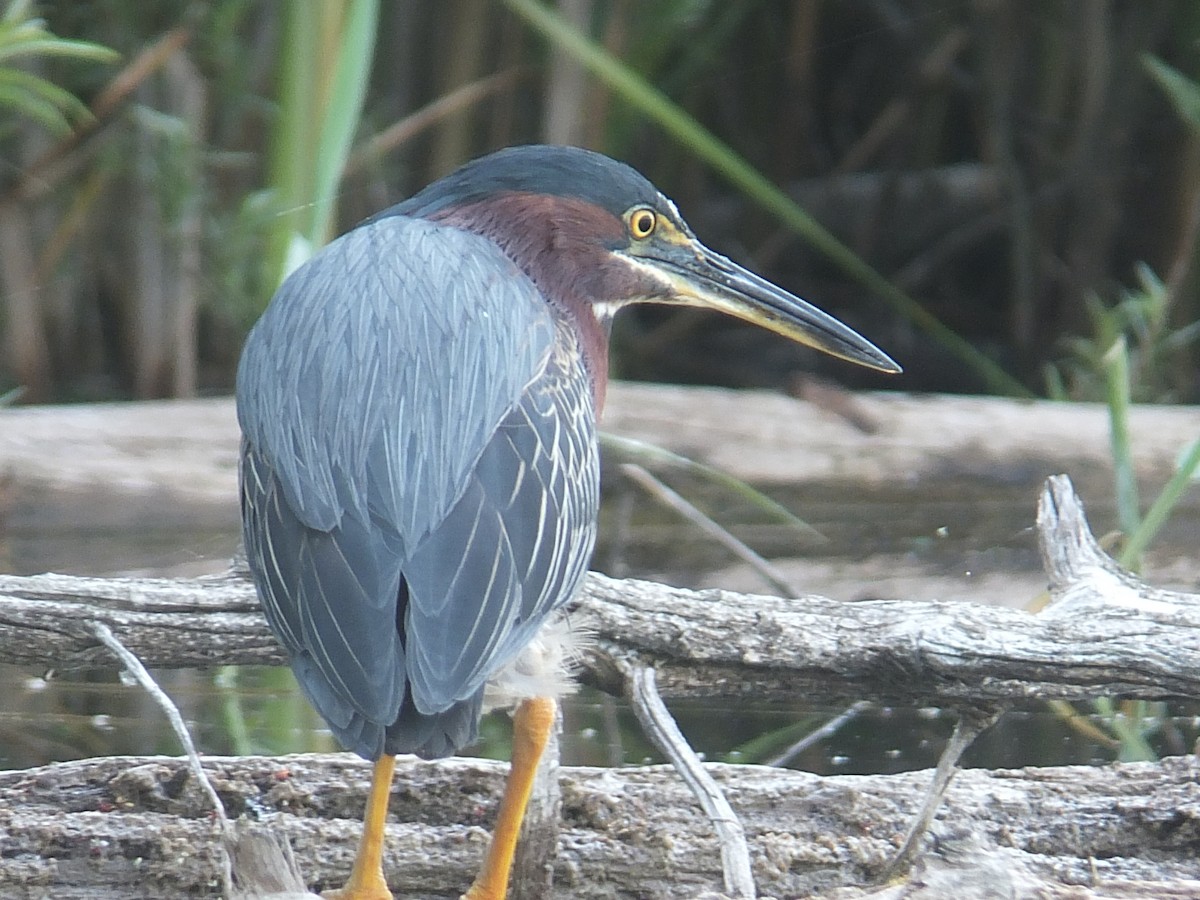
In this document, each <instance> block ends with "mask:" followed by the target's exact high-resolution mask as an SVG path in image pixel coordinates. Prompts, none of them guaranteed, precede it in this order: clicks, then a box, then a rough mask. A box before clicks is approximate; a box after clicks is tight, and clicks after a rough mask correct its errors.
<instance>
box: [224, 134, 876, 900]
mask: <svg viewBox="0 0 1200 900" xmlns="http://www.w3.org/2000/svg"><path fill="white" fill-rule="evenodd" d="M639 302H648V303H673V304H684V305H689V306H701V307H709V308H713V309H719V310H723V311H725V312H727V313H732V314H733V315H735V316H739V317H741V318H743V319H747V320H749V321H751V322H755V323H758V324H760V325H763V326H765V327H766V328H769V329H770V330H772V331H775V332H778V333H780V334H783V335H786V336H788V337H790V338H793V339H795V340H798V341H801V342H803V343H805V344H808V345H810V346H812V347H816V348H818V349H820V350H823V351H826V352H828V353H831V354H833V355H835V356H838V357H842V358H843V359H847V360H850V361H852V362H855V363H859V364H862V365H865V366H869V367H871V368H874V369H879V370H882V371H885V372H897V371H899V367H898V366H897V365H896V364H895V363H894V362H892V360H891V359H889V358H888V357H887V355H886V354H884V353H883V352H882V351H880V350H879V349H877V348H876V347H875V346H874V345H872V344H871V343H869V342H868V341H867V340H865V339H864V338H862V337H861V336H859V335H858V334H856V333H855V332H854V331H852V330H851V329H849V328H847V327H846V326H845V325H843V324H842V323H840V322H839V321H837V320H836V319H834V318H833V317H831V316H829V315H827V314H826V313H824V312H822V311H821V310H819V309H817V308H815V307H814V306H812V305H810V304H808V303H806V302H805V301H803V300H801V299H799V298H798V297H795V296H793V295H792V294H790V293H788V292H787V291H784V290H782V289H781V288H778V287H776V286H775V285H773V284H771V283H770V282H768V281H765V280H764V279H762V278H760V277H758V276H757V275H755V274H753V273H752V272H749V271H747V270H746V269H743V268H742V267H740V266H738V265H736V264H734V263H732V262H730V261H729V260H728V259H726V258H725V257H723V256H720V255H718V254H716V253H714V252H713V251H711V250H709V249H708V248H707V247H705V246H704V245H703V244H701V243H700V242H699V241H698V240H697V239H696V237H695V236H694V235H693V234H692V231H691V229H690V228H689V227H688V226H687V224H686V223H685V222H684V221H683V219H682V218H681V217H680V215H679V212H678V211H677V210H676V209H675V206H674V204H673V203H672V202H671V201H670V200H668V199H667V198H666V197H664V196H663V195H662V194H661V193H659V191H658V190H656V189H655V187H654V186H653V185H652V184H650V182H649V181H647V180H646V179H645V178H643V177H642V176H641V175H639V174H638V173H637V172H635V171H634V170H633V169H631V168H629V167H628V166H625V165H622V164H621V163H618V162H615V161H613V160H611V159H609V158H607V157H605V156H602V155H600V154H598V153H592V152H589V151H586V150H580V149H577V148H571V147H548V146H528V147H513V148H510V149H507V150H501V151H499V152H497V153H493V154H491V155H489V156H485V157H483V158H481V159H477V160H475V161H474V162H471V163H468V164H467V165H465V166H463V167H462V168H460V169H459V170H457V171H456V172H454V173H452V174H450V175H448V176H446V177H445V178H443V179H441V180H440V181H437V182H434V183H433V184H431V185H429V186H428V187H427V188H425V189H424V190H423V191H421V192H420V193H419V194H417V195H416V196H414V197H412V198H411V199H409V200H406V201H404V202H403V203H400V204H398V205H396V206H393V207H391V208H390V209H387V210H385V211H383V212H381V213H379V214H377V215H375V216H373V217H372V218H370V219H367V220H366V221H365V222H363V223H362V224H360V225H358V226H357V227H355V228H354V229H352V230H351V231H349V232H348V233H346V234H344V235H342V236H341V237H340V238H338V239H337V240H335V241H333V242H332V243H331V244H329V245H328V246H327V247H325V248H324V249H322V250H321V251H320V252H319V253H317V254H316V255H315V256H313V258H312V259H311V260H309V261H308V262H307V263H306V264H305V265H303V266H301V267H300V268H299V269H297V270H296V271H295V272H294V273H293V274H292V275H291V276H290V277H289V278H288V279H287V280H286V281H285V282H284V284H283V286H282V287H280V289H279V291H278V293H276V295H275V297H274V298H273V299H272V301H271V303H270V305H269V306H268V308H267V310H266V312H265V313H264V314H263V316H262V318H261V319H260V320H259V322H258V324H257V325H256V326H255V327H254V329H253V331H251V333H250V336H249V338H248V339H247V342H246V347H245V350H244V352H243V354H242V359H241V363H240V366H239V368H238V377H237V408H238V419H239V421H240V423H241V427H242V434H243V440H242V448H241V467H240V482H241V504H242V525H243V532H244V537H245V542H246V551H247V556H248V558H249V562H250V569H251V572H252V573H253V578H254V582H255V584H256V586H257V588H258V593H259V595H260V597H261V599H262V604H263V609H264V611H265V613H266V617H267V620H268V621H269V622H270V624H271V627H272V629H273V630H274V632H275V634H276V635H278V637H279V639H280V641H281V642H282V643H283V645H284V647H285V648H286V649H287V651H288V654H289V657H290V660H291V666H292V669H293V671H294V672H295V674H296V678H297V680H298V681H299V684H300V687H301V689H302V690H303V691H304V693H305V694H306V695H307V697H308V699H309V700H310V701H311V702H312V704H313V705H314V706H315V707H316V709H317V711H318V712H319V713H320V714H321V716H322V717H323V718H324V719H325V721H326V722H327V723H328V724H329V727H330V729H331V730H332V732H333V734H334V735H335V736H336V737H337V739H338V740H339V741H340V742H341V744H342V745H343V746H345V747H346V748H347V749H349V750H352V751H354V752H355V753H358V754H359V755H361V756H363V757H364V758H366V759H368V760H373V761H374V762H375V768H374V773H373V778H372V784H371V790H370V794H369V797H368V801H367V810H366V815H365V821H364V830H363V837H362V841H361V844H360V846H359V851H358V855H357V858H356V860H355V864H354V869H353V871H352V873H351V876H350V880H349V881H348V882H347V884H346V887H345V888H344V889H342V891H340V892H339V893H338V894H337V896H339V897H342V898H354V900H366V898H377V897H379V898H382V897H390V896H391V894H390V893H389V891H388V888H387V883H386V881H385V879H384V876H383V867H382V849H383V834H384V823H385V820H386V816H387V800H388V795H389V793H390V790H391V781H392V773H393V757H394V755H395V754H398V753H409V752H411V753H417V754H419V755H421V756H423V757H426V758H431V757H440V756H447V755H450V754H452V753H454V752H455V751H457V750H458V749H459V748H461V747H464V746H466V745H467V744H469V743H471V742H472V741H473V740H474V738H475V736H476V731H477V728H478V722H479V717H480V715H481V712H482V707H483V703H484V689H485V686H486V685H487V684H488V683H489V681H490V680H493V679H495V678H496V677H497V676H498V675H499V674H500V673H501V671H502V670H504V669H505V668H506V667H511V666H512V665H514V663H517V662H519V661H520V660H519V658H520V657H521V654H522V653H523V651H525V650H526V648H527V647H528V646H530V645H531V642H533V641H534V639H535V637H536V636H537V634H538V631H539V629H540V628H541V627H542V626H543V624H544V623H546V621H547V619H548V618H550V617H551V616H552V614H553V613H555V612H556V610H558V609H559V608H560V607H561V606H562V605H563V604H564V603H566V602H567V601H568V600H569V599H570V598H571V596H572V595H573V594H574V593H575V591H576V589H577V588H578V587H579V584H580V582H581V581H582V579H583V576H584V573H585V571H586V569H587V564H588V559H589V556H590V554H591V552H592V546H593V544H594V542H595V535H596V514H597V507H598V504H599V497H600V490H599V479H600V465H599V453H598V450H597V444H596V415H597V413H598V412H599V410H600V409H601V407H602V406H603V403H604V392H605V384H606V381H607V375H608V363H607V351H608V329H609V323H610V321H611V318H612V315H613V313H615V312H616V311H617V310H618V309H619V308H620V307H622V306H624V305H626V304H629V303H639ZM546 690H548V689H541V688H538V687H536V686H535V687H531V688H527V690H526V693H530V694H542V693H545V692H546ZM555 703H556V700H555V698H554V697H552V696H529V697H526V698H524V699H522V700H520V702H519V705H518V706H517V709H516V712H515V715H514V723H513V728H514V737H513V756H512V766H511V770H510V774H509V778H508V783H507V785H506V788H505V791H504V796H503V798H502V800H501V804H500V811H499V814H498V819H497V823H496V826H495V830H494V833H493V836H492V840H491V844H490V846H489V849H488V852H487V856H486V859H485V861H484V866H483V869H482V870H481V872H480V875H479V876H478V877H477V878H476V880H475V882H474V884H473V885H472V886H471V888H470V890H469V891H468V892H467V894H466V895H465V896H466V897H467V898H471V900H494V898H503V897H504V896H505V894H506V892H507V885H508V875H509V869H510V865H511V862H512V855H513V850H514V848H515V845H516V839H517V833H518V831H519V828H520V824H521V820H522V818H523V816H524V812H525V805H526V803H527V800H528V797H529V791H530V787H531V783H532V778H533V774H534V771H535V770H536V768H537V764H538V760H539V758H540V756H541V753H542V751H543V749H544V747H545V743H546V740H547V737H548V735H549V732H550V730H551V728H552V726H553V721H554V716H555V713H556V706H555Z"/></svg>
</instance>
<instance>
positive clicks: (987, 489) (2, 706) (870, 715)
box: [0, 480, 1200, 773]
mask: <svg viewBox="0 0 1200 900" xmlns="http://www.w3.org/2000/svg"><path fill="white" fill-rule="evenodd" d="M674 485H675V487H677V488H678V489H680V490H681V491H683V492H685V493H686V494H687V496H689V497H690V498H692V499H693V500H694V501H695V502H696V503H697V505H699V506H701V507H703V508H704V509H705V510H706V511H707V512H708V513H709V514H710V515H712V516H713V517H714V518H715V519H717V520H718V521H720V522H722V524H725V525H727V526H728V527H729V528H730V530H731V531H732V532H733V533H734V534H736V536H737V537H739V538H740V539H741V540H743V541H744V542H746V543H747V544H749V545H751V546H752V547H753V548H754V549H755V550H756V551H758V552H759V553H761V554H763V555H764V556H767V557H770V558H771V559H772V561H773V562H774V563H776V564H777V565H778V566H779V568H780V569H782V570H783V572H784V573H785V574H786V575H787V577H788V578H789V579H790V580H791V582H792V583H793V584H795V585H797V586H798V587H799V588H800V589H802V590H803V591H805V592H813V593H820V594H825V595H828V596H831V597H835V598H838V599H845V600H855V599H862V598H866V597H909V598H931V597H943V598H947V599H954V598H963V599H974V600H987V601H989V602H1004V603H1009V604H1011V605H1022V604H1024V603H1028V602H1032V601H1033V600H1034V599H1035V597H1036V595H1037V593H1038V591H1039V590H1040V585H1041V583H1042V579H1041V575H1040V562H1039V559H1038V554H1037V549H1036V536H1035V534H1034V532H1033V529H1032V523H1033V518H1034V507H1035V500H1036V487H1035V486H1030V485H1006V486H997V485H994V484H993V485H979V484H966V483H957V484H943V485H940V486H939V487H938V488H937V489H936V490H932V491H931V490H929V489H927V488H924V487H923V488H922V489H921V490H920V492H914V491H912V490H906V489H904V488H903V487H902V486H901V487H897V488H896V489H895V490H892V491H873V492H870V493H864V492H862V491H853V490H848V489H846V488H832V487H831V488H822V489H820V490H805V491H790V492H789V491H782V492H776V493H775V494H774V495H773V496H774V498H775V499H776V500H778V501H779V502H781V503H783V504H784V505H785V506H787V507H788V508H789V509H790V510H792V511H794V512H796V513H798V514H799V515H801V516H802V517H803V518H804V519H805V521H806V522H807V523H808V525H809V526H811V529H815V531H816V532H819V533H820V535H821V536H820V537H819V538H818V537H815V536H814V534H813V532H812V531H811V530H802V529H798V528H796V527H794V526H792V525H784V524H780V523H779V522H778V521H776V520H775V519H774V518H773V517H772V516H771V515H769V514H768V513H766V512H765V511H764V510H762V509H761V508H759V507H757V506H756V505H754V504H753V503H751V502H749V501H746V500H744V499H739V498H731V497H730V496H729V494H728V492H727V491H724V490H717V489H714V488H711V487H707V486H705V485H700V484H694V483H693V484H683V485H681V484H680V483H679V482H678V480H675V481H674ZM1085 499H1087V498H1085ZM1089 512H1090V513H1091V518H1092V524H1093V528H1094V529H1095V530H1096V532H1097V533H1103V531H1105V530H1106V529H1107V528H1108V527H1109V526H1110V524H1111V521H1112V515H1111V510H1109V509H1107V508H1106V507H1105V505H1104V503H1103V502H1102V500H1098V501H1097V502H1095V503H1093V504H1092V506H1091V507H1090V508H1089ZM77 513H78V516H77V517H76V518H75V521H77V522H85V521H87V520H88V516H87V514H86V510H78V511H77ZM232 516H233V512H232V510H231V515H230V522H229V525H228V527H227V528H218V527H214V528H209V529H207V530H203V531H195V530H185V529H179V528H155V529H153V530H150V531H146V532H145V533H139V532H137V531H134V530H131V529H115V530H114V529H108V530H103V531H97V530H89V529H87V528H85V527H71V525H70V524H69V523H64V522H59V523H54V526H53V528H47V527H46V526H45V523H40V524H39V526H38V527H36V528H33V527H27V528H22V527H21V525H20V523H13V522H10V523H8V527H7V528H5V529H4V530H3V531H0V570H6V571H9V572H12V573H16V574H32V573H35V572H41V571H58V572H66V573H77V574H128V573H131V572H132V573H138V574H143V575H149V574H162V575H197V574H202V573H205V572H215V571H220V570H222V569H223V568H224V567H225V562H226V560H227V559H228V558H229V557H230V556H231V555H232V553H233V552H234V549H235V547H236V543H237V536H236V524H235V522H234V521H233V519H232ZM184 518H185V519H186V517H184ZM1197 546H1200V512H1198V511H1197V510H1196V509H1195V508H1194V507H1191V508H1188V509H1186V510H1184V511H1183V512H1182V513H1181V514H1180V515H1179V516H1177V517H1176V518H1175V519H1173V520H1172V522H1171V524H1170V525H1169V526H1168V528H1167V529H1166V530H1165V531H1164V533H1163V535H1162V536H1161V538H1160V540H1159V542H1158V543H1157V544H1156V550H1155V552H1154V553H1153V554H1151V556H1150V557H1149V560H1148V567H1149V574H1148V577H1150V578H1151V579H1152V580H1157V581H1158V583H1163V580H1162V579H1163V578H1165V579H1166V580H1167V581H1169V582H1171V583H1174V584H1176V585H1178V586H1183V587H1188V586H1189V585H1190V587H1191V588H1192V589H1194V588H1195V585H1196V583H1197V582H1200V560H1197V559H1196V556H1195V552H1194V548H1195V547H1197ZM595 567H596V568H598V569H601V570H602V571H607V572H609V573H610V574H617V575H633V576H641V577H653V578H658V579H660V580H664V581H667V582H669V583H673V584H678V585H683V586H689V587H700V586H706V587H707V586H725V587H731V588H734V589H740V590H750V591H759V592H774V589H773V588H772V587H771V586H770V585H768V584H766V583H765V582H764V581H762V579H761V578H760V577H759V576H758V575H757V574H755V573H754V572H753V570H751V569H750V568H748V567H747V566H745V565H743V564H740V563H739V562H737V560H735V559H734V557H733V556H732V555H731V554H730V553H728V552H727V551H726V550H724V549H722V548H720V547H717V546H716V545H714V543H713V542H712V541H711V540H709V539H707V538H703V537H699V536H698V535H697V532H696V530H695V529H694V527H693V526H691V525H686V524H681V523H680V521H679V519H678V518H677V517H676V516H675V514H674V513H671V512H668V511H665V510H663V509H662V508H661V507H659V506H657V505H655V504H654V503H653V502H651V501H649V500H648V499H646V498H645V496H644V495H643V494H641V493H640V492H639V491H638V490H636V489H634V488H631V487H623V488H618V489H610V490H609V491H608V495H607V497H606V505H605V511H604V515H603V536H602V539H601V542H600V546H599V547H598V549H597V554H596V566H595ZM1156 572H1157V573H1158V574H1159V576H1161V577H1159V578H1158V579H1156V578H1155V575H1156ZM47 674H48V673H44V672H37V671H30V670H27V669H20V668H17V667H13V666H4V665H2V664H0V768H19V767H26V766H33V765H39V764H43V763H46V762H50V761H56V760H66V759H73V758H79V757H85V756H93V755H102V754H124V753H129V754H148V753H169V754H174V753H178V745H177V743H176V740H175V738H174V736H173V735H172V733H171V732H170V730H169V728H168V727H167V725H166V723H165V720H164V717H163V715H162V713H161V712H160V711H159V710H158V709H157V708H156V707H155V706H154V705H153V703H152V702H151V701H150V700H149V698H148V697H147V695H146V694H145V693H144V692H143V691H142V690H141V689H140V688H137V687H134V686H127V685H124V684H122V683H121V680H120V679H119V678H118V676H117V674H116V673H115V672H113V671H111V670H102V671H94V672H87V673H72V674H71V675H70V676H69V677H62V678H55V677H48V678H47V677H45V676H46V675H47ZM156 677H157V678H158V679H159V681H160V683H161V685H162V686H163V687H164V689H166V690H167V692H168V693H169V694H170V695H171V696H172V698H173V699H174V701H175V703H176V704H177V705H178V706H179V708H180V710H181V712H182V713H183V716H184V718H185V720H186V721H187V722H188V723H189V727H190V729H191V731H192V734H193V738H194V740H195V742H196V744H197V746H198V748H199V749H200V750H201V752H205V753H212V754H227V753H260V752H266V753H284V752H298V751H313V750H332V749H336V747H335V745H334V744H333V742H332V740H331V739H330V736H329V735H328V733H327V732H326V731H325V730H324V728H323V726H322V723H321V722H320V720H319V718H318V717H317V716H316V715H315V714H314V713H313V712H312V711H311V709H309V707H308V706H307V704H306V703H305V702H304V701H303V700H302V699H301V698H300V697H299V695H298V694H297V693H296V692H295V690H294V687H293V685H292V682H291V675H290V673H289V672H287V671H285V670H272V669H257V668H244V667H243V668H240V669H233V668H229V669H223V670H220V671H216V672H213V671H192V670H185V671H170V672H159V673H156ZM673 711H674V712H675V714H676V716H677V718H678V720H679V722H680V725H681V727H682V728H683V730H684V732H685V734H686V735H687V736H688V737H689V739H690V740H691V741H692V743H693V745H694V746H695V747H696V748H697V750H699V751H700V752H701V753H702V754H703V755H704V756H705V757H706V758H708V759H714V760H716V759H720V760H729V761H746V762H765V761H773V760H777V759H779V758H780V757H781V756H782V755H783V754H784V753H785V751H786V750H787V748H788V747H790V746H792V745H794V744H796V742H798V741H801V740H802V739H803V738H804V736H805V735H806V734H808V733H809V732H811V731H813V730H814V729H816V728H818V727H820V726H821V725H823V724H824V723H826V722H828V721H829V720H830V719H833V718H835V717H837V716H839V715H840V714H842V713H844V712H845V707H844V706H838V705H819V704H814V703H812V702H811V699H808V698H806V702H803V703H801V702H797V704H795V705H794V706H792V707H787V708H785V707H780V706H765V705H764V706H762V707H759V708H755V707H753V706H747V705H746V704H743V703H739V704H737V705H736V707H733V706H728V707H727V706H721V705H719V704H680V705H677V706H676V707H674V709H673ZM1122 711H1123V712H1124V713H1125V714H1126V715H1129V716H1133V717H1137V719H1138V721H1140V722H1141V723H1142V731H1143V733H1144V735H1145V737H1146V741H1147V743H1148V745H1149V746H1150V747H1151V748H1152V749H1153V750H1154V751H1155V752H1157V753H1160V754H1164V753H1178V752H1184V751H1187V750H1190V749H1191V748H1192V746H1193V744H1194V743H1195V742H1196V739H1197V736H1198V735H1200V726H1198V722H1197V717H1196V713H1197V712H1200V710H1196V709H1191V708H1188V707H1185V706H1182V705H1171V706H1166V705H1147V704H1142V705H1130V706H1127V707H1123V708H1122ZM1078 713H1079V719H1078V720H1077V721H1074V722H1067V721H1066V720H1064V719H1063V718H1062V717H1061V716H1060V715H1059V714H1057V713H1055V712H1052V711H1050V710H1049V709H1048V708H1047V707H1046V706H1045V705H1043V704H1030V705H1028V706H1027V707H1025V708H1023V709H1020V710H1017V711H1014V712H1011V713H1009V714H1007V715H1005V716H1004V717H1003V719H1002V720H1001V722H1000V723H999V724H998V725H996V726H995V727H993V728H992V729H991V730H990V731H988V732H987V733H985V734H984V735H983V736H982V737H981V738H980V739H979V740H978V741H976V743H975V744H974V745H973V746H972V747H971V749H970V750H969V751H968V753H967V756H966V758H965V761H966V764H968V765H974V766H988V767H1008V766H1020V765H1049V764H1064V763H1085V764H1087V763H1100V762H1105V761H1108V760H1112V759H1116V758H1118V757H1119V756H1121V755H1122V754H1124V755H1128V754H1129V752H1130V750H1129V748H1128V747H1125V748H1122V747H1121V746H1120V745H1119V744H1118V743H1117V742H1116V741H1114V740H1113V739H1111V738H1110V737H1109V735H1111V733H1112V732H1111V729H1109V728H1107V727H1106V724H1105V719H1104V718H1103V717H1102V716H1099V715H1097V714H1096V712H1095V710H1094V709H1091V708H1090V707H1088V706H1086V705H1081V706H1080V707H1079V708H1078ZM954 720H955V717H954V714H953V712H952V711H943V710H938V709H911V708H879V707H869V708H866V709H863V710H859V711H857V712H856V713H855V714H854V715H851V716H847V717H845V720H844V721H843V722H842V724H841V725H840V727H838V728H837V729H836V730H834V731H833V732H832V733H831V734H830V735H828V736H826V737H825V738H823V739H822V740H820V741H817V742H815V743H812V744H811V745H810V746H807V747H806V748H805V749H803V750H802V751H801V752H800V753H798V754H796V755H792V756H790V757H788V758H787V760H786V763H785V764H787V765H792V766H796V767H798V768H802V769H805V770H809V771H814V772H819V773H871V772H898V771H904V770H908V769H916V768H925V767H929V766H931V765H933V764H934V763H935V762H936V760H937V756H938V754H939V752H940V750H941V748H942V746H943V745H944V742H945V740H946V738H947V736H948V735H949V733H950V731H951V729H952V728H953V725H954ZM564 721H565V731H564V736H563V756H564V761H565V762H567V763H569V764H592V765H614V764H630V763H632V764H637V763H641V762H643V761H658V755H657V753H656V752H655V751H654V750H653V749H652V748H651V747H649V746H648V745H647V744H646V742H645V740H644V739H643V738H642V736H641V734H640V730H639V729H638V726H637V725H636V723H635V722H634V720H633V717H632V715H631V713H630V711H629V710H628V709H627V708H626V707H625V706H624V704H623V703H621V702H620V701H616V700H614V699H612V698H609V697H606V696H603V695H601V694H598V693H597V692H595V691H591V690H588V689H581V690H580V691H579V692H578V693H577V694H576V695H575V696H574V697H572V698H570V699H569V700H568V702H567V704H566V707H565V712H564ZM507 742H508V724H507V719H506V718H505V717H504V716H503V715H501V714H497V715H494V716H492V717H489V718H488V719H487V720H485V722H484V726H483V736H482V739H481V741H480V743H479V744H478V745H476V747H475V748H473V749H474V752H477V753H480V754H482V755H496V756H505V755H506V754H507Z"/></svg>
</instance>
